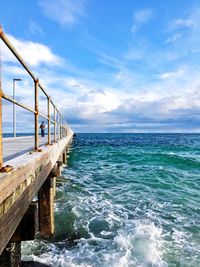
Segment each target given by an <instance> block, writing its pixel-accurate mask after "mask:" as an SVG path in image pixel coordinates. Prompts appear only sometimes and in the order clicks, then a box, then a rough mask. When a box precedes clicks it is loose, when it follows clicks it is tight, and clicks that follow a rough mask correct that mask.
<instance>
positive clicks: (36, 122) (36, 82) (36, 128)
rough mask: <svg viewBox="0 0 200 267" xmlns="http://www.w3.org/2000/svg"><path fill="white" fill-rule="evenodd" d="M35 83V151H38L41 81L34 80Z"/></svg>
mask: <svg viewBox="0 0 200 267" xmlns="http://www.w3.org/2000/svg"><path fill="white" fill-rule="evenodd" d="M34 82H35V111H36V113H35V150H38V83H39V80H38V79H37V80H34Z"/></svg>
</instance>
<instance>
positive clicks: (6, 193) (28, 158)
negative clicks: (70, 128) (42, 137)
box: [0, 137, 72, 254]
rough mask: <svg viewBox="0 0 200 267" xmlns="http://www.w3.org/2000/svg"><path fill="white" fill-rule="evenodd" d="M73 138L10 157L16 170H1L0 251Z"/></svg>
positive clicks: (0, 251)
mask: <svg viewBox="0 0 200 267" xmlns="http://www.w3.org/2000/svg"><path fill="white" fill-rule="evenodd" d="M71 141H72V137H71V138H69V137H68V138H65V139H62V140H60V142H58V143H55V144H53V145H52V146H48V147H42V152H35V153H33V154H32V155H22V156H20V157H18V158H17V159H14V160H11V161H10V162H9V163H10V165H11V164H12V165H13V166H14V170H13V171H12V172H11V173H6V174H0V203H3V204H5V201H7V202H6V203H7V204H6V207H7V208H6V210H4V214H3V215H2V216H1V217H0V254H1V253H2V251H3V249H4V248H5V246H6V245H7V243H8V241H9V240H10V238H11V237H12V235H13V233H14V232H15V230H16V228H17V226H18V225H19V223H20V221H21V219H22V218H23V216H24V214H25V212H26V211H27V209H28V206H29V205H30V203H31V201H32V200H33V198H34V197H35V195H36V194H37V192H38V191H39V189H40V188H41V186H42V184H43V183H44V181H45V180H46V178H47V177H48V175H49V174H50V172H51V170H52V169H53V167H54V166H55V164H56V161H57V160H58V158H59V156H60V154H61V153H62V151H63V149H64V147H66V146H67V145H69V144H70V143H71ZM16 192H17V193H16ZM16 196H17V197H16ZM13 199H14V201H13ZM4 208H5V205H4Z"/></svg>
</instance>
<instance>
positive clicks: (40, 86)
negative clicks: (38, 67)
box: [38, 83, 49, 98]
mask: <svg viewBox="0 0 200 267" xmlns="http://www.w3.org/2000/svg"><path fill="white" fill-rule="evenodd" d="M38 86H39V87H40V89H41V90H42V92H43V93H44V94H45V95H46V97H47V98H48V97H49V95H48V94H47V92H46V91H45V90H44V88H43V87H42V85H41V84H40V83H39V84H38Z"/></svg>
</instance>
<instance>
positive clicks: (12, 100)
mask: <svg viewBox="0 0 200 267" xmlns="http://www.w3.org/2000/svg"><path fill="white" fill-rule="evenodd" d="M2 97H3V98H4V99H6V100H8V101H10V102H11V103H13V104H16V105H17V106H19V107H21V108H24V109H26V110H28V111H30V112H32V113H34V114H36V113H37V112H36V111H35V110H34V109H31V108H29V107H27V106H26V105H24V104H21V103H19V102H17V101H16V100H14V99H13V98H12V97H10V96H8V95H5V94H4V93H3V95H2Z"/></svg>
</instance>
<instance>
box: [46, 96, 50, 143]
mask: <svg viewBox="0 0 200 267" xmlns="http://www.w3.org/2000/svg"><path fill="white" fill-rule="evenodd" d="M47 110H48V145H50V144H51V120H50V119H51V116H50V97H49V96H48V108H47Z"/></svg>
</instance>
